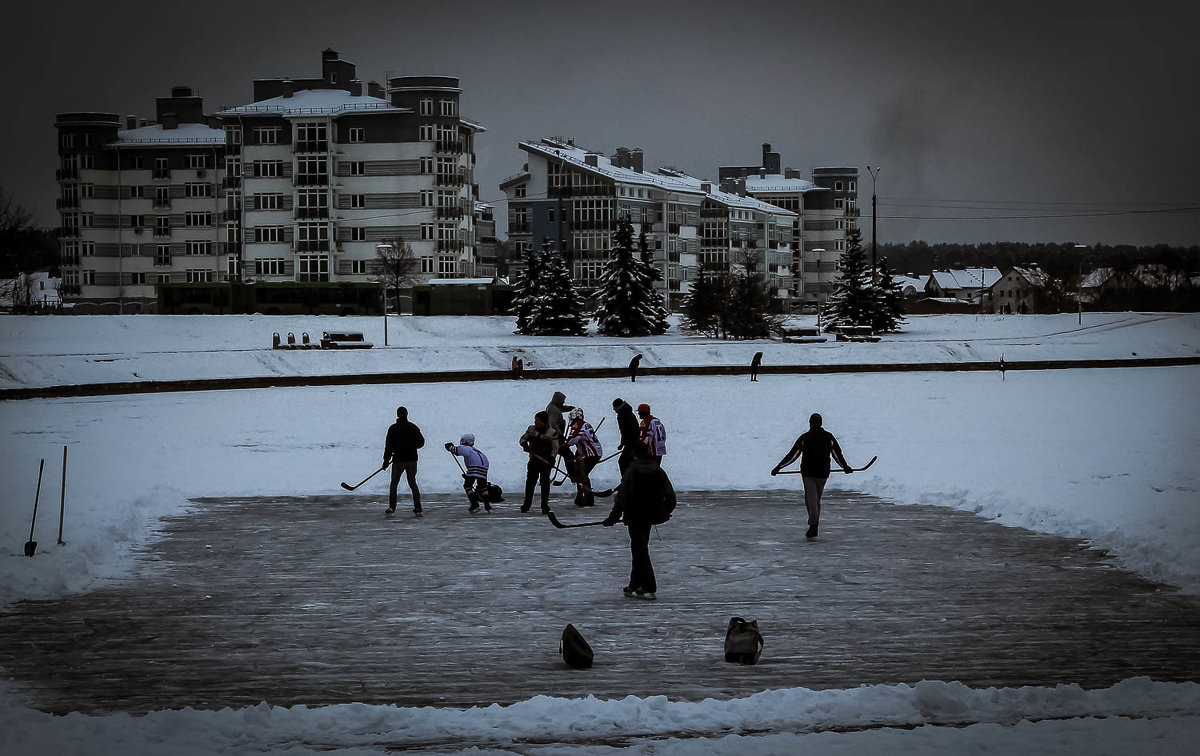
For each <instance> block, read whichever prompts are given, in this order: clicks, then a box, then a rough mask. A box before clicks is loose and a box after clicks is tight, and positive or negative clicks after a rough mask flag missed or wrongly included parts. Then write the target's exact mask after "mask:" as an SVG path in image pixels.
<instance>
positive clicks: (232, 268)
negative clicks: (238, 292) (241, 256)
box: [225, 255, 242, 278]
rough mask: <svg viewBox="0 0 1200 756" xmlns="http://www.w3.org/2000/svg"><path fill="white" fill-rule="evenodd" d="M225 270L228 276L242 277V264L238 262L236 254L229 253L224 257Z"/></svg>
mask: <svg viewBox="0 0 1200 756" xmlns="http://www.w3.org/2000/svg"><path fill="white" fill-rule="evenodd" d="M225 272H226V273H228V274H229V277H230V278H241V277H242V266H241V264H239V263H238V259H237V255H229V256H228V257H226V258H225Z"/></svg>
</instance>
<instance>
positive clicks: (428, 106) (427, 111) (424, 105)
mask: <svg viewBox="0 0 1200 756" xmlns="http://www.w3.org/2000/svg"><path fill="white" fill-rule="evenodd" d="M420 112H421V115H423V116H431V115H433V98H432V97H422V98H421V107H420ZM67 137H68V138H70V139H71V140H72V141H71V144H70V145H65V146H68V147H69V146H73V145H74V144H75V142H74V137H73V136H72V135H70V134H68V135H67Z"/></svg>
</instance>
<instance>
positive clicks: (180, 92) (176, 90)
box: [171, 87, 192, 97]
mask: <svg viewBox="0 0 1200 756" xmlns="http://www.w3.org/2000/svg"><path fill="white" fill-rule="evenodd" d="M171 96H172V97H191V96H192V88H191V87H171Z"/></svg>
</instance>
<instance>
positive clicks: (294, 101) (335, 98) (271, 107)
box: [217, 89, 412, 118]
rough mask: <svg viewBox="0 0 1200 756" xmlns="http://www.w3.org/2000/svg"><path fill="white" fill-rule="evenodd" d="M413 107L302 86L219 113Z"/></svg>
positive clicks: (286, 115) (378, 110)
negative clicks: (299, 88)
mask: <svg viewBox="0 0 1200 756" xmlns="http://www.w3.org/2000/svg"><path fill="white" fill-rule="evenodd" d="M411 112H412V109H411V108H398V107H396V106H395V105H392V104H391V103H390V102H388V101H387V100H382V99H380V98H378V97H368V96H366V95H352V94H350V93H349V92H347V91H346V90H344V89H301V90H299V91H297V92H295V93H293V94H292V96H291V97H284V96H282V95H280V96H279V97H272V98H271V99H269V100H261V101H259V102H255V103H251V104H249V105H239V106H238V107H236V108H226V109H225V110H222V111H221V112H220V113H218V114H217V115H222V116H231V115H280V116H283V117H284V118H302V117H304V116H312V115H343V114H346V113H411Z"/></svg>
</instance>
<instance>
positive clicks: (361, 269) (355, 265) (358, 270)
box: [350, 260, 367, 276]
mask: <svg viewBox="0 0 1200 756" xmlns="http://www.w3.org/2000/svg"><path fill="white" fill-rule="evenodd" d="M350 273H351V274H353V275H356V276H362V275H366V273H367V261H366V260H351V261H350Z"/></svg>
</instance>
